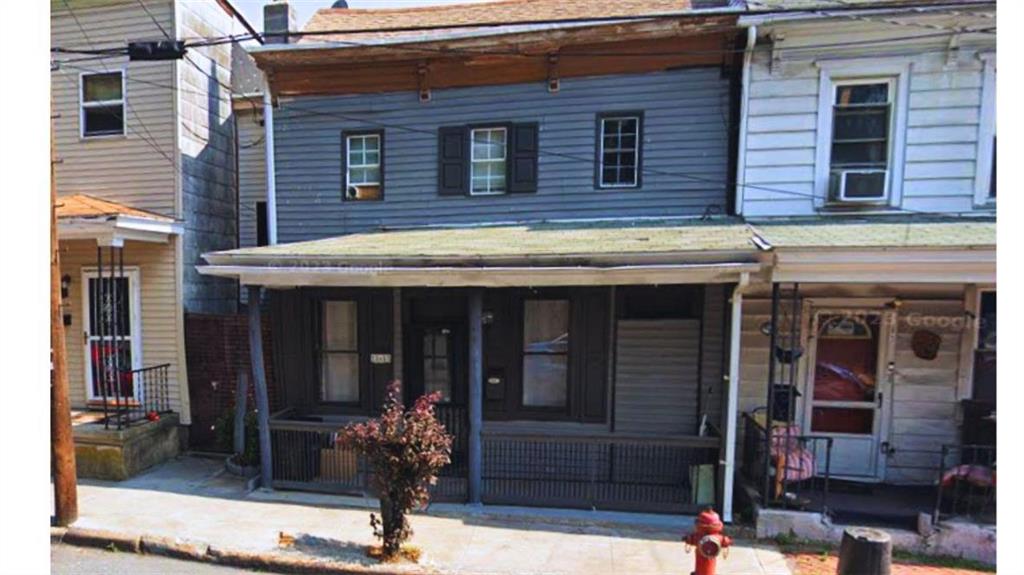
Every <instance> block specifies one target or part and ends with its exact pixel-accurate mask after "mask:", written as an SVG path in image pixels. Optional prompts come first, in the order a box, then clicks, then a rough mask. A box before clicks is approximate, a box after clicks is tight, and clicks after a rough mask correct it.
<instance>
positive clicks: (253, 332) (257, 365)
mask: <svg viewBox="0 0 1024 575" xmlns="http://www.w3.org/2000/svg"><path fill="white" fill-rule="evenodd" d="M248 303H249V358H250V359H251V360H252V381H253V386H254V387H253V391H254V392H255V395H256V418H257V420H258V421H259V432H260V433H259V435H260V485H261V486H262V487H263V488H264V489H271V488H272V487H271V473H270V470H271V469H272V467H271V461H270V400H269V398H268V397H267V376H266V373H265V372H264V370H263V330H262V328H261V326H260V286H249V302H248Z"/></svg>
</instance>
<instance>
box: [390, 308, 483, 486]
mask: <svg viewBox="0 0 1024 575" xmlns="http://www.w3.org/2000/svg"><path fill="white" fill-rule="evenodd" d="M467 345H468V344H467V342H466V330H465V327H464V326H463V325H462V324H460V323H456V322H444V323H423V324H419V323H413V324H411V325H407V326H406V337H405V350H406V351H405V359H404V361H405V370H404V371H405V381H404V382H403V388H404V389H405V394H406V395H405V401H406V405H411V404H412V402H413V401H415V400H416V398H418V397H419V396H421V395H423V394H425V393H432V392H435V391H437V392H440V393H441V401H440V402H439V403H438V405H437V408H436V413H437V418H438V419H439V420H440V421H441V423H442V424H444V426H445V429H446V430H447V431H448V433H449V434H451V435H452V461H451V464H449V465H448V466H447V467H445V468H444V469H443V470H441V473H440V481H439V482H438V484H437V485H436V486H435V487H434V489H433V490H432V491H433V494H434V497H435V498H439V499H442V500H452V501H464V500H465V497H466V472H467V468H466V449H467V446H468V441H469V435H468V420H467V413H466V394H467V388H466V381H467V371H466V370H467V368H468V364H467V363H466V346H467Z"/></svg>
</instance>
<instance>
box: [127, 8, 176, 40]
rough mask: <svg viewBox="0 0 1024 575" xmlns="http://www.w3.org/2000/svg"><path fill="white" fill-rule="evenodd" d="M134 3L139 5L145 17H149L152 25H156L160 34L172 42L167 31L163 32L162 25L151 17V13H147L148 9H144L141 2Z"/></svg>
mask: <svg viewBox="0 0 1024 575" xmlns="http://www.w3.org/2000/svg"><path fill="white" fill-rule="evenodd" d="M135 1H136V2H137V3H138V4H139V7H140V8H142V10H143V11H144V12H145V13H146V16H149V19H150V20H152V21H153V24H156V27H157V29H158V30H160V33H161V34H163V35H164V38H167V39H168V40H170V41H172V42H173V41H174V38H171V35H170V34H168V33H167V30H164V27H163V25H161V24H160V22H159V21H158V20H157V19H156V17H154V16H153V13H152V12H150V11H149V8H146V5H145V4H144V3H143V1H142V0H135Z"/></svg>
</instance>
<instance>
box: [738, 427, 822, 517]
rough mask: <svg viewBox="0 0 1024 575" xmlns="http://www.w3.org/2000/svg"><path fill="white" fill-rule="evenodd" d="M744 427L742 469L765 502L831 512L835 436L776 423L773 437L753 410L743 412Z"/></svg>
mask: <svg viewBox="0 0 1024 575" xmlns="http://www.w3.org/2000/svg"><path fill="white" fill-rule="evenodd" d="M743 428H744V429H743V467H742V472H743V475H744V477H745V478H746V479H747V481H748V482H749V483H751V484H752V485H753V486H754V487H755V488H756V489H757V491H758V493H759V494H760V496H761V504H762V505H764V506H765V507H775V508H785V509H799V510H804V511H817V512H820V513H826V514H827V513H828V511H829V506H828V495H829V481H830V480H831V471H832V470H831V467H832V438H831V437H819V436H809V435H800V434H798V433H797V432H796V431H795V430H793V429H792V428H791V427H790V426H788V425H785V424H782V425H779V424H776V426H775V427H774V431H773V434H772V438H771V439H770V440H769V438H768V437H767V436H766V433H767V432H766V430H765V427H764V425H762V424H761V422H759V421H758V420H757V419H756V418H754V417H753V416H752V415H750V414H749V413H744V414H743ZM769 445H770V446H771V447H770V452H767V453H766V449H768V446H769Z"/></svg>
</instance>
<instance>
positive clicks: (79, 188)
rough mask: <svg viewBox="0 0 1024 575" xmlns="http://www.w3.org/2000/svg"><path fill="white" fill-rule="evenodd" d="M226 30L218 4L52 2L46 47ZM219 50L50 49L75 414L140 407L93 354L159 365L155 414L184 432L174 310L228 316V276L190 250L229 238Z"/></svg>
mask: <svg viewBox="0 0 1024 575" xmlns="http://www.w3.org/2000/svg"><path fill="white" fill-rule="evenodd" d="M237 33H245V29H244V28H243V27H242V24H241V22H240V20H239V18H238V17H237V16H236V15H235V14H234V12H233V8H232V7H231V6H230V4H229V3H228V2H224V1H219V0H218V1H215V0H209V1H207V2H198V1H190V2H182V1H175V0H144V1H143V2H142V3H141V4H140V3H139V2H137V1H119V0H92V1H84V0H68V1H67V2H65V1H63V0H61V1H58V2H53V3H52V4H51V45H52V46H53V47H59V48H65V49H72V50H96V49H106V48H123V47H126V46H127V43H128V42H131V41H140V40H160V39H164V38H165V37H173V38H178V39H195V38H200V37H220V36H224V35H228V34H237ZM231 49H232V47H231V45H230V44H222V45H219V46H208V47H190V48H188V50H187V53H186V55H185V57H184V59H179V60H167V61H155V62H147V61H129V59H128V57H127V56H110V57H102V58H96V57H89V56H88V55H83V54H81V53H77V54H73V53H55V54H54V66H53V71H52V73H51V83H52V94H53V109H54V113H55V116H56V119H55V120H54V126H55V137H56V142H55V144H56V154H57V156H58V164H57V194H58V217H59V224H58V235H59V239H60V242H61V268H62V269H61V271H62V280H63V282H62V283H63V286H64V288H65V289H64V293H63V294H62V295H63V306H64V322H65V326H66V327H65V329H66V341H65V344H66V346H67V353H68V368H69V374H68V376H69V383H70V389H71V402H72V406H73V408H74V409H76V410H82V411H83V412H85V411H88V410H93V411H96V410H101V409H102V405H101V404H102V402H103V397H102V396H104V395H107V396H109V395H113V396H116V398H117V399H119V400H120V399H123V400H124V401H125V402H126V403H129V402H136V401H138V402H143V400H142V399H141V397H140V394H142V393H143V391H142V387H143V385H142V384H141V383H139V382H136V383H133V384H131V385H129V386H128V387H129V388H131V389H122V390H121V392H117V391H116V390H110V389H106V390H104V389H101V388H102V387H103V386H101V385H99V383H98V382H97V381H96V380H98V379H102V378H101V377H100V376H99V374H100V373H101V372H102V371H103V370H102V367H101V365H102V364H103V361H104V360H103V359H102V357H107V356H114V355H116V356H118V358H119V361H118V363H119V367H118V368H119V369H121V370H131V371H132V372H133V373H135V372H137V371H138V370H146V369H147V368H156V367H159V368H160V369H161V370H162V372H161V373H162V376H161V377H164V378H165V379H166V389H163V388H161V390H160V391H159V394H160V400H161V402H162V403H161V409H166V410H168V411H170V412H174V413H176V414H177V415H178V417H179V418H180V423H181V425H182V427H187V426H188V425H189V424H190V423H191V417H190V405H189V393H188V374H187V372H186V360H185V345H184V314H185V313H188V312H198V313H232V312H234V311H235V306H236V302H237V295H236V293H237V292H236V288H235V285H234V283H233V282H230V281H224V280H220V279H216V278H207V277H200V276H198V275H197V274H196V273H195V272H194V264H195V263H198V261H199V254H200V253H202V252H206V251H209V250H213V249H225V248H231V247H234V246H235V245H236V243H237V227H236V222H237V214H236V210H237V203H236V202H237V200H236V194H237V183H236V177H235V149H234V148H235V145H234V140H235V136H234V118H233V114H232V109H231V103H230V102H231V99H230V82H231V66H230V60H231ZM100 276H102V279H101V277H100ZM111 277H114V278H117V279H116V280H111ZM108 314H109V315H110V317H109V318H108V317H107V316H108ZM117 314H120V316H121V317H120V318H118V316H117ZM99 318H107V319H106V320H105V321H101V320H100V319H99ZM115 350H116V351H115ZM118 377H122V378H123V377H125V376H123V375H122V376H118ZM140 381H141V380H140ZM122 385H124V384H122ZM146 385H148V383H147V384H146ZM147 393H151V395H152V396H155V395H156V394H157V392H155V391H154V392H147ZM108 400H109V397H108ZM133 405H134V403H133Z"/></svg>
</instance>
